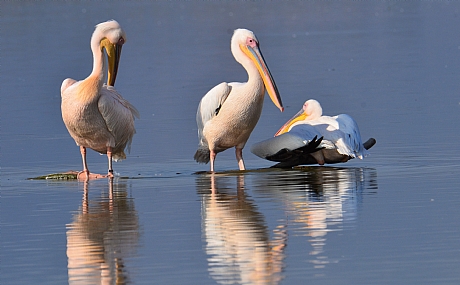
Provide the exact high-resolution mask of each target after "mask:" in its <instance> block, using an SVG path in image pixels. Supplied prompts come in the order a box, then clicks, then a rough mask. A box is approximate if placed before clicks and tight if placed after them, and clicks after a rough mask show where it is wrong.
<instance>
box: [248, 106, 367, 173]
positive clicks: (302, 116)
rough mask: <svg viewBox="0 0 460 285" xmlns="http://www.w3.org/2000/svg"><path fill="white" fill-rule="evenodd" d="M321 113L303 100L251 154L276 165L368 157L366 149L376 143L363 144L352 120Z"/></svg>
mask: <svg viewBox="0 0 460 285" xmlns="http://www.w3.org/2000/svg"><path fill="white" fill-rule="evenodd" d="M322 113H323V110H322V108H321V105H320V104H319V102H318V101H316V100H313V99H311V100H308V101H306V102H305V104H304V105H303V107H302V109H301V110H300V111H299V112H298V113H297V114H296V115H295V116H294V117H292V118H291V119H290V120H289V121H287V123H286V124H284V125H283V126H282V127H281V129H279V130H278V132H277V133H276V134H275V138H272V139H269V140H266V141H263V142H260V143H257V144H255V145H254V146H253V147H252V148H251V151H252V152H253V153H254V154H256V155H258V156H260V157H263V158H266V159H268V160H272V161H278V162H282V164H280V165H279V166H293V165H298V164H313V163H318V164H320V165H323V164H324V163H337V162H346V161H348V160H349V159H351V158H360V159H363V157H365V156H367V155H368V154H369V152H368V151H367V149H369V148H371V147H372V146H373V145H374V144H375V143H376V141H375V139H373V138H371V139H369V140H368V141H367V142H366V143H364V144H363V143H362V141H361V135H360V132H359V128H358V125H357V124H356V122H355V120H353V118H352V117H350V116H349V115H346V114H340V115H337V116H334V117H329V116H323V115H322ZM317 138H320V139H318V140H317ZM316 147H318V148H316ZM302 148H303V149H302ZM312 160H313V161H312Z"/></svg>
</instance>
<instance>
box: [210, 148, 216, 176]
mask: <svg viewBox="0 0 460 285" xmlns="http://www.w3.org/2000/svg"><path fill="white" fill-rule="evenodd" d="M216 155H217V153H216V152H215V151H213V150H211V151H210V152H209V160H210V161H211V171H212V172H214V160H216Z"/></svg>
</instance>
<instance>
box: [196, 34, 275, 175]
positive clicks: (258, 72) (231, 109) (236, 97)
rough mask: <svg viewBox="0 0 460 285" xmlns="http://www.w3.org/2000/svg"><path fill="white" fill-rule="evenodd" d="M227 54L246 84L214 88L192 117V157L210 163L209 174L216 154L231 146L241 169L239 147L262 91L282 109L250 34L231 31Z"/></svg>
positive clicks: (253, 122) (257, 112)
mask: <svg viewBox="0 0 460 285" xmlns="http://www.w3.org/2000/svg"><path fill="white" fill-rule="evenodd" d="M231 51H232V54H233V56H234V57H235V60H236V61H237V62H239V63H240V64H241V65H242V66H243V67H244V68H245V69H246V72H247V73H248V81H247V82H244V83H240V82H231V83H226V82H223V83H221V84H219V85H217V86H215V87H214V88H212V89H211V90H210V91H209V92H208V93H207V94H206V95H204V97H203V98H202V99H201V101H200V104H199V106H198V111H197V114H196V121H197V125H198V138H199V145H198V150H197V151H196V153H195V156H194V158H195V160H196V161H197V162H199V163H208V162H209V161H211V171H214V160H215V158H216V155H217V153H219V152H221V151H224V150H226V149H228V148H231V147H235V154H236V160H237V161H238V167H239V169H240V170H244V169H245V166H244V161H243V148H244V146H245V144H246V142H247V140H248V138H249V135H250V134H251V132H252V130H253V129H254V127H255V126H256V124H257V121H258V120H259V117H260V114H261V112H262V106H263V101H264V94H265V90H267V93H268V95H269V96H270V98H271V100H272V101H273V103H274V104H275V105H276V106H277V107H278V108H279V109H280V110H281V112H282V111H283V109H284V108H283V104H282V102H281V97H280V95H279V92H278V89H277V87H276V85H275V82H274V81H273V78H272V75H271V73H270V71H269V69H268V67H267V64H266V63H265V60H264V58H263V56H262V53H261V52H260V49H259V41H258V40H257V38H256V36H255V35H254V33H253V32H251V31H249V30H246V29H237V30H235V32H234V33H233V36H232V40H231Z"/></svg>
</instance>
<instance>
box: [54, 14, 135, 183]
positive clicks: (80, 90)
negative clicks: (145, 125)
mask: <svg viewBox="0 0 460 285" xmlns="http://www.w3.org/2000/svg"><path fill="white" fill-rule="evenodd" d="M125 41H126V34H125V32H124V31H123V30H122V28H121V26H120V25H119V24H118V23H117V22H116V21H114V20H111V21H107V22H104V23H100V24H98V25H97V26H96V29H95V31H94V33H93V36H92V37H91V50H92V52H93V70H92V72H91V74H90V75H89V76H88V77H87V78H86V79H84V80H81V81H76V80H74V79H71V78H67V79H65V80H64V81H63V82H62V86H61V98H62V102H61V112H62V119H63V120H64V124H65V126H66V127H67V130H68V131H69V133H70V135H71V136H72V138H73V139H74V140H75V142H76V144H77V145H78V146H80V152H81V156H82V160H83V171H82V172H80V173H79V175H78V177H79V178H80V174H84V175H85V176H86V179H89V178H98V177H100V175H97V174H90V172H89V170H88V166H87V164H86V148H87V147H89V148H91V149H93V150H95V151H97V152H99V153H102V154H107V157H108V161H109V170H108V175H107V176H109V177H113V169H112V159H114V160H118V159H124V158H126V155H125V153H124V149H125V147H126V146H128V150H129V147H130V145H131V140H132V138H133V135H134V134H135V132H136V131H135V129H134V116H136V117H139V113H138V111H137V110H136V108H135V107H134V106H133V105H131V104H130V103H129V102H128V101H126V100H125V99H123V97H121V95H120V94H118V92H117V91H116V90H115V88H114V87H113V86H114V84H115V79H116V76H117V71H118V63H119V60H120V55H121V48H122V46H123V44H124V43H125ZM103 49H105V50H106V52H107V57H108V65H109V66H108V77H107V85H105V84H103V80H104V70H105V61H104V53H103Z"/></svg>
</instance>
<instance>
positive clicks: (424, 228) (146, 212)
mask: <svg viewBox="0 0 460 285" xmlns="http://www.w3.org/2000/svg"><path fill="white" fill-rule="evenodd" d="M459 11H460V5H459V4H457V3H455V2H443V1H439V2H426V1H409V2H400V1H383V2H329V1H326V2H324V1H318V2H302V1H298V2H294V1H292V2H277V1H270V2H268V1H267V2H249V3H246V2H193V1H192V2H182V1H177V2H174V1H172V2H166V1H165V2H161V1H156V2H148V1H136V2H117V3H111V2H5V3H3V4H2V17H0V24H1V26H2V29H1V31H0V34H1V37H2V39H3V44H2V51H1V52H2V56H1V57H0V65H1V68H2V69H1V70H2V72H1V74H2V76H1V77H0V81H1V82H0V84H1V86H2V88H1V89H0V98H1V104H0V108H1V114H2V116H1V119H2V128H1V149H2V154H1V162H2V164H1V167H2V179H1V183H2V195H1V196H2V201H1V234H2V250H1V259H2V261H8V262H2V263H1V272H2V274H1V277H0V283H2V284H31V283H33V284H65V283H71V284H100V283H108V284H115V283H117V282H118V283H119V284H303V283H305V282H310V283H313V284H369V283H372V284H395V283H396V284H400V283H404V284H457V283H459V282H460V267H459V264H460V246H459V242H458V241H459V240H460V230H459V227H458V225H459V224H460V191H459V185H460V178H459V175H458V174H459V173H460V164H459V162H458V161H459V155H458V153H460V148H459V145H458V141H459V139H460V135H459V128H458V126H457V122H458V121H459V120H460V99H459V98H460V97H459V94H460V83H459V82H460V81H459V78H460V30H459V29H458V27H459V26H460V17H459ZM112 18H113V19H116V20H117V21H119V22H120V24H121V25H122V26H123V28H124V29H125V31H126V33H127V37H128V41H127V43H126V44H125V46H124V47H123V54H122V57H121V64H120V70H119V74H118V77H117V90H118V91H119V92H120V93H121V94H123V96H124V97H125V98H126V99H128V100H129V101H130V102H131V103H132V104H133V105H135V106H136V107H137V108H138V109H139V111H140V113H141V119H139V120H137V121H136V129H137V134H136V135H135V137H134V141H133V145H132V148H131V150H132V151H131V153H130V154H129V155H128V159H127V160H126V161H123V162H121V163H115V164H114V168H115V171H116V172H117V173H118V175H119V176H120V177H118V178H116V179H114V180H113V181H107V180H105V179H102V180H98V181H90V182H88V183H84V182H76V181H36V180H27V178H28V177H35V176H39V175H44V174H47V173H53V172H62V171H68V170H79V169H80V167H81V161H80V153H79V150H78V147H77V146H76V145H75V143H74V142H73V140H72V139H71V137H70V136H69V135H68V133H67V130H66V129H65V126H64V124H63V123H62V119H61V115H60V92H59V88H60V84H61V82H62V81H63V80H64V79H65V78H67V77H71V78H75V79H83V78H85V77H86V76H87V75H88V74H89V73H90V70H91V66H92V63H91V60H92V56H91V52H90V48H89V40H90V36H91V34H92V32H93V29H94V25H96V24H97V23H99V22H102V21H106V20H108V19H112ZM240 27H245V28H248V29H251V30H253V31H254V32H255V33H256V35H257V37H258V39H259V41H260V46H261V50H262V51H263V54H264V57H265V59H266V61H267V63H268V66H269V68H270V70H271V72H272V75H273V77H274V79H275V81H276V84H277V86H278V88H279V90H280V93H281V97H282V99H283V102H284V104H285V108H286V109H285V112H284V113H280V112H279V111H278V110H277V108H276V107H275V106H274V105H273V104H272V103H271V102H270V101H269V100H268V98H267V99H266V102H265V106H264V110H263V113H262V116H261V118H260V121H259V123H258V125H257V126H256V128H255V130H254V132H253V133H252V135H251V137H250V139H249V141H248V143H247V146H246V148H245V149H244V156H245V160H246V166H247V168H248V169H249V170H248V171H244V172H240V171H236V169H237V163H236V161H235V158H234V152H233V151H232V150H228V151H226V152H224V153H221V154H219V155H218V156H217V160H216V169H217V171H218V172H217V173H216V174H209V173H206V172H205V171H206V170H208V169H209V165H199V164H196V163H195V162H194V161H193V158H192V157H193V154H194V152H195V150H196V145H197V143H198V142H197V138H196V131H197V130H196V124H195V112H196V107H197V105H198V102H199V100H200V98H201V97H202V96H203V95H204V94H205V93H206V92H207V91H208V90H209V89H210V88H212V87H213V86H215V85H216V84H218V83H220V82H222V81H227V82H231V81H244V80H246V74H245V72H244V70H243V69H242V68H241V66H240V65H239V64H238V63H236V62H235V61H234V59H233V58H232V56H231V54H230V47H229V45H230V38H231V34H232V31H233V30H234V29H235V28H240ZM309 98H314V99H317V100H318V101H320V102H321V104H322V106H323V110H324V113H325V114H327V115H335V114H339V113H347V114H349V115H351V116H352V117H354V118H355V120H356V121H357V122H358V124H359V126H360V130H361V134H362V136H363V137H364V138H365V139H367V138H368V137H375V138H376V139H377V144H376V146H374V148H372V149H371V156H369V157H367V158H366V159H364V160H362V161H361V160H352V161H349V162H347V163H346V164H340V165H333V166H324V167H319V166H313V167H304V168H296V169H292V170H280V169H270V168H269V167H270V166H271V165H272V163H270V162H268V161H263V160H261V159H259V158H257V157H255V156H254V155H252V154H251V153H250V152H249V146H250V145H252V144H253V143H255V142H258V141H261V140H264V139H267V138H269V137H270V136H272V135H273V134H274V133H275V132H276V131H277V130H278V128H279V127H280V126H281V125H282V124H283V123H284V122H285V121H286V120H287V119H288V118H290V117H291V116H292V115H293V114H294V113H295V112H297V111H298V110H299V109H300V107H301V106H302V104H303V102H304V101H305V100H307V99H309ZM88 163H89V166H90V169H91V170H92V171H94V172H105V171H106V170H105V169H106V159H105V158H104V157H102V156H100V155H98V154H96V153H94V152H92V151H89V155H88Z"/></svg>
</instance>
